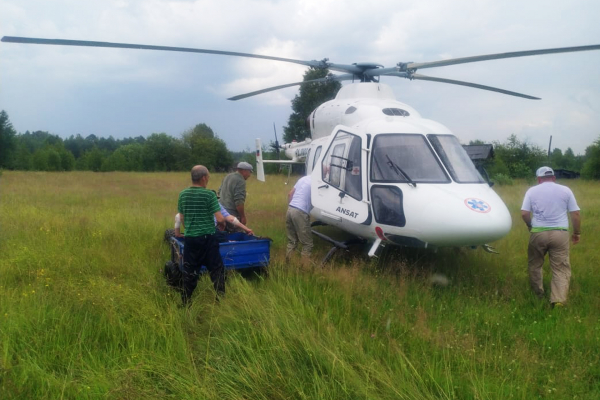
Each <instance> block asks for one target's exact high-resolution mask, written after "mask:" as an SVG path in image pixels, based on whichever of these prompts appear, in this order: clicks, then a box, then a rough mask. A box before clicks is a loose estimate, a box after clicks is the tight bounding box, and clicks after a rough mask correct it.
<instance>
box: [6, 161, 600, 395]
mask: <svg viewBox="0 0 600 400" xmlns="http://www.w3.org/2000/svg"><path fill="white" fill-rule="evenodd" d="M222 178H223V175H218V174H215V175H213V176H212V177H211V181H210V182H209V187H210V188H213V189H216V188H218V186H219V183H220V180H221V179H222ZM188 181H189V174H183V173H164V174H135V173H130V174H128V173H107V174H94V173H19V172H7V171H5V172H4V173H3V175H2V177H1V178H0V224H1V225H0V227H1V230H0V398H3V399H4V398H7V399H11V398H23V399H29V398H52V399H54V398H69V399H71V398H72V399H85V398H111V399H112V398H116V399H121V398H127V399H131V398H176V399H181V398H190V399H202V398H207V399H212V398H220V399H315V398H323V399H344V398H348V399H440V398H441V399H506V398H517V399H531V398H553V399H554V398H561V399H562V398H578V399H597V398H600V363H599V361H600V360H599V358H600V351H598V349H599V348H600V298H599V296H598V287H599V286H600V278H599V277H598V275H599V274H598V265H599V264H600V263H599V260H598V250H597V243H598V241H597V238H598V237H599V236H600V232H599V229H600V228H599V227H598V226H599V224H598V222H599V221H600V215H598V214H599V210H600V196H599V194H600V185H599V184H597V183H589V182H584V181H575V182H567V184H568V185H569V186H570V187H572V189H573V191H574V192H575V195H576V197H577V199H578V202H579V205H580V207H581V208H582V220H583V229H582V231H583V235H582V243H581V244H579V245H577V246H575V247H574V248H573V249H572V252H571V261H572V265H573V280H572V286H571V291H570V300H569V304H568V306H567V307H566V308H564V309H555V310H552V309H550V307H549V306H548V303H547V300H545V301H540V300H537V299H536V298H535V297H534V296H533V295H532V294H531V293H530V292H529V288H528V281H527V272H526V262H527V260H526V247H527V237H528V233H527V230H526V229H525V227H524V225H523V224H522V222H521V221H520V216H519V209H520V205H521V201H522V197H523V194H524V193H525V190H526V189H527V184H526V183H525V182H518V181H517V182H515V184H514V185H512V186H501V187H499V188H498V189H497V190H498V192H499V193H500V195H501V197H502V198H503V199H504V200H505V202H506V203H507V205H508V207H509V209H510V211H511V213H512V215H513V229H512V231H511V233H510V234H509V235H508V236H507V237H506V238H504V239H502V240H500V241H499V242H497V243H495V246H496V248H497V249H498V250H499V251H500V252H501V254H500V255H492V254H488V253H485V252H483V251H481V250H470V249H457V250H455V249H442V250H439V251H438V252H431V251H421V250H399V249H391V248H387V249H385V251H384V252H383V253H382V254H381V255H380V257H379V258H378V259H376V260H367V259H365V258H363V257H362V256H361V254H360V252H359V251H354V252H351V253H348V254H340V255H339V256H337V257H336V258H335V259H334V262H332V263H330V264H328V265H327V266H326V267H325V268H320V267H316V266H313V267H312V268H308V269H306V268H305V269H303V268H302V267H300V266H299V265H296V264H295V263H294V262H292V263H291V264H286V263H285V262H284V260H283V257H282V254H283V252H284V248H285V232H284V230H285V228H284V226H285V224H284V219H285V212H286V200H285V199H286V193H287V191H288V190H289V189H290V186H289V185H288V186H286V185H284V178H282V177H272V178H271V177H270V178H269V179H268V183H267V184H261V183H258V182H256V181H255V180H254V179H252V180H250V181H248V203H247V209H248V215H249V216H248V225H249V226H250V227H251V228H253V229H254V230H255V232H257V234H260V235H263V236H269V237H271V238H272V239H273V244H272V250H271V255H272V262H271V265H270V267H269V273H268V275H252V274H244V275H240V274H237V273H232V274H230V275H229V279H228V282H227V297H226V299H225V300H224V301H222V302H221V303H219V304H215V303H214V293H213V291H212V285H211V284H210V282H209V280H208V279H207V278H203V279H202V280H201V281H200V283H199V286H198V289H197V292H196V294H195V297H194V301H193V303H192V306H191V307H190V308H189V309H181V308H179V307H178V306H179V303H180V298H179V296H178V294H177V293H176V292H174V291H172V290H170V289H169V288H167V287H166V285H165V283H164V280H163V278H162V276H161V274H160V271H161V268H162V266H163V265H164V262H165V261H166V260H167V259H168V258H169V254H168V248H167V246H166V244H165V243H164V242H163V241H162V233H163V232H164V230H165V229H166V228H169V227H170V226H171V224H172V219H173V216H174V214H175V212H176V210H175V208H176V199H177V194H178V192H179V191H180V190H181V189H182V188H184V187H185V186H187V185H188ZM327 250H328V248H327V246H326V245H325V244H323V243H320V242H317V248H316V254H315V256H314V258H315V259H319V258H320V257H322V256H323V255H324V254H325V252H326V251H327ZM436 274H438V275H444V276H445V277H446V278H447V279H448V284H447V285H436V284H435V283H432V280H431V277H432V276H434V275H436ZM546 275H549V274H548V273H547V274H546ZM545 282H546V286H548V277H545Z"/></svg>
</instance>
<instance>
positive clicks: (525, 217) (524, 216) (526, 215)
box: [521, 210, 531, 231]
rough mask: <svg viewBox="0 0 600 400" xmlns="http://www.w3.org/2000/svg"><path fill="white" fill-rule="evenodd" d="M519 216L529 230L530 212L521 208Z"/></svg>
mask: <svg viewBox="0 0 600 400" xmlns="http://www.w3.org/2000/svg"><path fill="white" fill-rule="evenodd" d="M521 218H522V219H523V222H525V225H527V229H529V230H530V231H531V212H530V211H526V210H521Z"/></svg>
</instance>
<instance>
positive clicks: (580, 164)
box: [469, 134, 600, 181]
mask: <svg viewBox="0 0 600 400" xmlns="http://www.w3.org/2000/svg"><path fill="white" fill-rule="evenodd" d="M469 144H471V145H473V144H475V145H481V144H484V143H483V142H482V141H480V140H476V141H471V142H470V143H469ZM493 146H494V157H493V158H492V159H489V160H487V161H485V163H484V167H485V169H486V171H487V172H488V174H489V175H490V177H491V178H492V180H497V181H502V180H505V179H519V178H526V179H529V178H531V177H532V176H534V173H535V171H536V169H537V168H539V167H541V166H544V165H547V166H550V167H552V168H553V169H564V170H568V171H573V172H578V173H580V174H581V177H582V178H586V179H600V138H599V139H598V140H596V141H595V142H594V143H592V144H591V145H590V146H588V147H587V148H586V150H585V154H578V155H575V153H574V152H573V150H572V149H571V148H570V147H569V148H567V150H565V152H564V153H563V151H562V150H561V149H559V148H555V149H553V150H552V151H551V152H550V154H548V152H547V151H546V150H543V149H542V148H540V147H538V146H536V145H533V144H530V143H527V142H526V141H521V140H519V139H518V138H517V136H516V135H514V134H513V135H510V136H509V137H508V139H507V140H506V141H505V142H504V143H502V142H498V141H496V142H493Z"/></svg>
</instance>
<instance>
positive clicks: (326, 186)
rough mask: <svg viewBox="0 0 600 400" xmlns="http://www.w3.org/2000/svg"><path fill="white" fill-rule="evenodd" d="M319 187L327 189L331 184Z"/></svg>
mask: <svg viewBox="0 0 600 400" xmlns="http://www.w3.org/2000/svg"><path fill="white" fill-rule="evenodd" d="M318 188H319V189H323V188H325V189H327V188H329V185H322V186H319V187H318Z"/></svg>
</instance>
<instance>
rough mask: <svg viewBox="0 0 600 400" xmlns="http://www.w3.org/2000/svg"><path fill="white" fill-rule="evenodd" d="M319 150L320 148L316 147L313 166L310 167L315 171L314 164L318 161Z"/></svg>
mask: <svg viewBox="0 0 600 400" xmlns="http://www.w3.org/2000/svg"><path fill="white" fill-rule="evenodd" d="M321 149H322V146H319V147H317V150H315V158H314V160H313V165H312V167H313V169H315V164H316V163H317V160H318V159H319V156H320V155H321Z"/></svg>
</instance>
